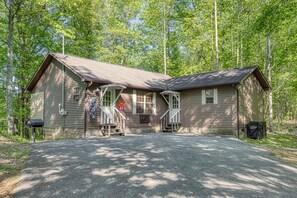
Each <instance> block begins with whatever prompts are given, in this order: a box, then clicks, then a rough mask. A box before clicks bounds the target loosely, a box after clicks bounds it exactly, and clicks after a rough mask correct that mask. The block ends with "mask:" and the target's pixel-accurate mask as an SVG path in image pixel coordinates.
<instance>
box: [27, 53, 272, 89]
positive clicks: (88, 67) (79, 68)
mask: <svg viewBox="0 0 297 198" xmlns="http://www.w3.org/2000/svg"><path fill="white" fill-rule="evenodd" d="M53 58H54V59H56V60H57V61H59V62H60V63H62V64H63V65H65V66H66V67H68V68H69V69H70V70H71V71H73V72H74V73H75V74H76V75H78V76H79V77H81V79H82V80H83V81H86V82H95V83H99V84H119V85H124V86H126V87H130V88H137V89H146V90H156V91H157V90H159V91H163V90H173V91H179V90H184V89H194V88H204V87H215V86H223V85H232V84H235V85H236V84H240V83H241V82H242V81H243V80H244V79H245V78H246V77H247V76H249V75H250V74H251V73H253V74H254V75H255V76H256V78H257V79H258V81H259V83H260V84H261V86H262V88H263V89H264V90H269V88H270V87H269V84H268V82H267V81H266V79H265V77H264V76H263V74H262V73H261V71H260V70H259V68H258V67H257V66H251V67H244V68H235V69H230V70H220V71H215V72H207V73H200V74H194V75H188V76H181V77H176V78H171V77H170V76H168V75H164V74H160V73H155V72H149V71H144V70H140V69H134V68H129V67H124V66H120V65H114V64H109V63H103V62H98V61H95V60H91V59H87V58H81V57H77V56H71V55H63V54H61V53H49V54H48V55H47V57H46V58H45V59H44V61H43V63H42V64H41V66H40V67H39V69H38V70H37V71H36V73H35V75H34V76H33V78H32V80H31V81H30V83H29V85H28V86H27V90H28V91H32V90H33V88H34V86H35V84H36V83H37V82H38V80H39V79H40V77H41V75H42V74H43V72H44V71H45V70H46V68H47V66H48V65H49V63H50V62H51V61H52V59H53Z"/></svg>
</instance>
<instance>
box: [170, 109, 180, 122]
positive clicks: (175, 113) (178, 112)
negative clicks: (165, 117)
mask: <svg viewBox="0 0 297 198" xmlns="http://www.w3.org/2000/svg"><path fill="white" fill-rule="evenodd" d="M180 110H181V109H178V110H177V111H176V112H175V113H174V114H173V115H172V116H171V117H170V120H172V119H173V118H174V117H175V116H176V115H177V114H178V113H179V112H180Z"/></svg>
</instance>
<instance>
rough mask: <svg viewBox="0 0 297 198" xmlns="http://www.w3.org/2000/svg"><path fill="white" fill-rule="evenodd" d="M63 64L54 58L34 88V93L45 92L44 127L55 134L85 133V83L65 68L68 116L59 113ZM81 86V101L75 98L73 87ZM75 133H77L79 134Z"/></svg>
mask: <svg viewBox="0 0 297 198" xmlns="http://www.w3.org/2000/svg"><path fill="white" fill-rule="evenodd" d="M62 74H63V71H62V65H61V63H59V62H57V61H55V60H53V62H51V63H50V64H49V66H48V68H47V69H46V71H45V72H44V73H43V75H42V76H41V78H40V80H39V81H38V83H37V84H36V86H35V88H34V89H33V93H36V92H42V91H43V92H44V97H45V101H44V129H45V131H46V132H47V131H48V134H50V133H54V134H53V136H56V135H59V136H64V135H65V136H68V135H69V134H68V133H71V134H73V133H76V131H80V132H79V133H77V134H78V135H79V136H81V135H83V134H82V133H83V131H84V127H85V126H84V99H85V94H84V92H85V91H84V90H85V89H84V86H85V85H84V84H83V83H82V82H81V79H80V78H78V77H77V76H76V75H75V74H73V73H72V72H71V71H70V70H68V69H67V68H65V109H66V110H67V112H68V114H67V116H61V115H60V114H59V104H61V103H62V76H63V75H62ZM76 86H78V87H80V91H79V96H80V97H79V101H74V100H73V90H74V89H73V88H74V87H76ZM77 134H75V135H77Z"/></svg>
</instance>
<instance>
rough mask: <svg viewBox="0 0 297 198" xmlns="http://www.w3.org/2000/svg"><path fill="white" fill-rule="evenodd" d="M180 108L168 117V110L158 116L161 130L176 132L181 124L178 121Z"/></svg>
mask: <svg viewBox="0 0 297 198" xmlns="http://www.w3.org/2000/svg"><path fill="white" fill-rule="evenodd" d="M179 112H180V110H179V111H177V112H176V113H175V114H174V115H172V116H171V117H169V110H167V111H166V112H165V113H164V114H163V115H162V116H161V118H160V120H161V124H160V127H161V132H165V133H173V132H178V130H179V128H180V126H181V124H180V122H179V116H180V113H179Z"/></svg>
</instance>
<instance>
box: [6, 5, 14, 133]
mask: <svg viewBox="0 0 297 198" xmlns="http://www.w3.org/2000/svg"><path fill="white" fill-rule="evenodd" d="M13 8H14V0H11V1H10V2H9V7H8V9H9V12H8V35H7V79H6V86H7V90H6V108H7V110H6V111H7V130H8V133H10V134H13V135H14V134H15V128H14V119H13V90H14V82H13V29H14V24H13V18H14V9H13Z"/></svg>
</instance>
